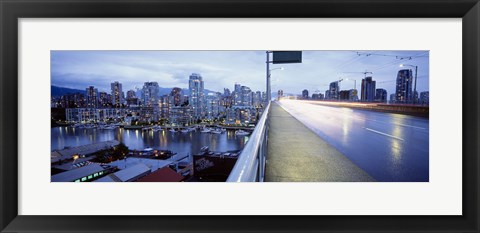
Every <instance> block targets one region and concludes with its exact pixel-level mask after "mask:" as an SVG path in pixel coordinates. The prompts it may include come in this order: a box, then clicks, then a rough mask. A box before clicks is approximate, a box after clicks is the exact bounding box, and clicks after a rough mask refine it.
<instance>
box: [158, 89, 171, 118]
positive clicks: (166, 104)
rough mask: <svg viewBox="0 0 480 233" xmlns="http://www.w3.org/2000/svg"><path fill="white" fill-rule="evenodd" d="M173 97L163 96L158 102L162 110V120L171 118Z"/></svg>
mask: <svg viewBox="0 0 480 233" xmlns="http://www.w3.org/2000/svg"><path fill="white" fill-rule="evenodd" d="M172 99H173V97H172V96H169V95H163V96H161V97H160V101H159V102H158V105H159V108H160V118H163V119H168V118H169V117H170V108H171V107H172V105H171V102H174V101H172Z"/></svg>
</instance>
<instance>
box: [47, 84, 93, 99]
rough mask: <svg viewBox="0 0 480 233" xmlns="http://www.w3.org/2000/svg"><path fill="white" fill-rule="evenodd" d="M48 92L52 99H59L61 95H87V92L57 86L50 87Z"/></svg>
mask: <svg viewBox="0 0 480 233" xmlns="http://www.w3.org/2000/svg"><path fill="white" fill-rule="evenodd" d="M50 91H51V95H52V96H53V97H59V96H62V95H66V94H73V93H82V94H86V93H87V91H85V90H78V89H71V88H66V87H57V86H51V88H50Z"/></svg>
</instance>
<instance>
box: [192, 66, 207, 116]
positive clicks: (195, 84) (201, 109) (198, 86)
mask: <svg viewBox="0 0 480 233" xmlns="http://www.w3.org/2000/svg"><path fill="white" fill-rule="evenodd" d="M188 89H189V90H190V97H189V99H188V102H189V105H190V106H191V107H192V114H193V116H194V117H195V118H196V119H201V118H202V117H203V116H205V97H204V93H203V91H204V89H203V79H202V76H200V74H196V73H192V74H191V75H190V79H189V82H188Z"/></svg>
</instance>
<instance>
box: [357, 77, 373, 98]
mask: <svg viewBox="0 0 480 233" xmlns="http://www.w3.org/2000/svg"><path fill="white" fill-rule="evenodd" d="M360 100H361V101H364V102H373V101H374V100H375V81H373V79H372V77H365V78H364V79H362V93H361V99H360Z"/></svg>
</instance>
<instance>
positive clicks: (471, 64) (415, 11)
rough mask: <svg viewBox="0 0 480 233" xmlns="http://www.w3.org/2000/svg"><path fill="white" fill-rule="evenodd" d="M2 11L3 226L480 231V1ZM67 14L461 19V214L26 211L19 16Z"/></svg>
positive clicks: (210, 2) (247, 0)
mask: <svg viewBox="0 0 480 233" xmlns="http://www.w3.org/2000/svg"><path fill="white" fill-rule="evenodd" d="M0 15H1V26H0V33H1V43H0V46H1V47H0V51H1V57H0V60H1V79H0V88H1V90H0V100H1V101H0V103H1V106H0V107H1V110H0V129H1V130H0V139H1V140H0V149H1V152H0V208H1V212H0V230H1V232H267V231H268V232H286V231H288V232H340V231H342V232H373V231H377V232H384V231H389V232H427V231H428V232H479V228H480V226H479V220H478V219H479V214H478V211H479V203H480V202H479V183H478V177H480V176H479V169H478V168H479V153H478V139H479V137H478V132H479V128H478V127H479V124H478V122H479V108H478V104H479V101H478V100H479V94H478V91H479V90H480V88H479V87H480V86H479V78H480V75H479V68H478V67H479V66H480V60H479V57H480V51H479V44H480V34H479V32H480V31H479V29H480V25H479V23H480V18H479V17H480V5H479V3H478V0H365V1H363V0H296V1H295V0H196V1H195V0H143V1H135V0H120V1H108V0H98V1H95V0H62V1H60V0H37V1H35V0H0ZM61 17H65V18H77V17H78V18H123V17H129V18H132V17H135V18H143V17H176V18H178V17H215V18H223V17H240V18H246V17H255V18H257V17H259V18H265V17H274V18H277V17H280V18H284V17H285V18H291V17H302V18H303V17H307V18H314V17H315V18H316V17H321V18H323V17H335V18H343V17H345V18H353V17H360V18H364V17H368V18H370V17H372V18H383V17H386V18H462V19H463V21H462V29H463V31H462V37H463V39H462V40H463V42H462V43H463V45H462V46H463V54H462V56H463V57H462V58H463V65H462V69H463V70H462V73H463V77H462V79H463V83H462V89H463V90H462V99H463V101H462V107H463V112H462V114H463V117H462V118H463V123H462V124H463V130H462V137H463V143H462V153H463V161H462V163H463V173H462V175H463V181H462V182H463V199H462V201H463V203H462V208H463V215H462V216H24V215H18V211H17V209H18V184H17V180H18V161H17V155H18V136H19V134H18V126H17V125H18V117H19V114H18V106H17V105H18V93H19V90H18V83H17V81H18V79H17V77H18V76H17V75H18V64H17V61H18V23H17V22H18V19H19V18H61ZM438 204H439V205H441V204H442V203H438ZM259 208H261V207H259Z"/></svg>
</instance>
